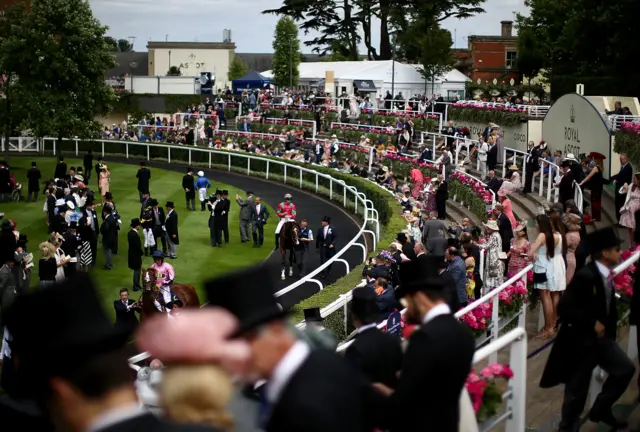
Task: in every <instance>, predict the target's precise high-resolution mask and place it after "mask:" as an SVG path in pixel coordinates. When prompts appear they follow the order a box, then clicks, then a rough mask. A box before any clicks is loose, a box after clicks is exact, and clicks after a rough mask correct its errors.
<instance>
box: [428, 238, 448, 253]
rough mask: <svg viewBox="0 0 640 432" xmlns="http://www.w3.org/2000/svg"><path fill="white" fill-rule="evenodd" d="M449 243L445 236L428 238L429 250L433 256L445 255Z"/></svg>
mask: <svg viewBox="0 0 640 432" xmlns="http://www.w3.org/2000/svg"><path fill="white" fill-rule="evenodd" d="M448 245H449V240H447V239H446V238H445V237H432V238H430V239H429V240H427V252H428V253H429V255H431V256H436V257H444V253H445V252H446V251H447V247H448Z"/></svg>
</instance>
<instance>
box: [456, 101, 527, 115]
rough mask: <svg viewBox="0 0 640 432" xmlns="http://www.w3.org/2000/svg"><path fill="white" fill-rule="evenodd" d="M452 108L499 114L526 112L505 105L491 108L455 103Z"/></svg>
mask: <svg viewBox="0 0 640 432" xmlns="http://www.w3.org/2000/svg"><path fill="white" fill-rule="evenodd" d="M452 106H453V107H454V108H460V109H477V110H485V111H500V112H510V113H524V112H526V111H525V110H523V109H520V108H515V107H511V106H509V107H508V106H505V105H497V106H491V105H476V104H472V103H464V102H457V103H454V104H453V105H452Z"/></svg>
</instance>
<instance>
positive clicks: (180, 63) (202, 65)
mask: <svg viewBox="0 0 640 432" xmlns="http://www.w3.org/2000/svg"><path fill="white" fill-rule="evenodd" d="M147 49H148V50H149V54H148V59H147V63H148V72H147V73H148V75H149V76H165V75H167V72H168V71H169V69H170V68H171V67H172V66H175V67H177V68H178V69H180V73H181V75H182V76H183V77H194V78H197V77H200V74H201V73H205V72H208V73H211V75H212V77H214V78H215V84H214V85H215V87H216V88H225V87H227V86H230V85H231V83H230V82H229V79H228V72H229V65H230V64H231V62H232V60H233V56H234V55H235V49H236V44H235V43H233V42H149V43H147Z"/></svg>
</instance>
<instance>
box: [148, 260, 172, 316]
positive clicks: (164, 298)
mask: <svg viewBox="0 0 640 432" xmlns="http://www.w3.org/2000/svg"><path fill="white" fill-rule="evenodd" d="M150 268H151V269H152V270H153V271H154V272H155V274H156V286H157V287H158V295H157V297H156V301H155V305H156V308H158V310H159V311H161V312H162V306H164V308H165V310H166V312H167V313H170V312H171V309H172V308H173V303H174V300H175V299H177V296H176V295H175V293H174V292H173V290H172V289H171V284H173V280H174V279H175V271H174V270H173V266H172V265H171V264H169V263H166V262H165V261H164V252H162V251H161V250H157V251H155V252H153V264H151V267H150Z"/></svg>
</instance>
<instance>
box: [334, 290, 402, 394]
mask: <svg viewBox="0 0 640 432" xmlns="http://www.w3.org/2000/svg"><path fill="white" fill-rule="evenodd" d="M351 294H352V295H353V300H352V301H351V319H352V321H353V325H354V326H355V328H356V329H357V330H356V335H355V338H354V340H353V342H352V343H351V345H349V347H348V348H347V350H346V352H345V354H344V359H345V360H346V361H347V363H349V364H351V365H352V366H353V367H355V368H356V369H357V370H358V371H360V372H361V373H362V374H363V375H364V376H365V377H366V378H367V379H368V380H369V381H370V382H372V383H376V382H378V383H382V384H384V385H385V386H387V387H389V388H390V389H395V388H396V385H397V384H398V372H399V371H400V369H401V368H402V347H401V346H400V339H399V338H397V337H394V336H392V335H390V334H388V333H384V332H382V331H380V330H379V329H378V327H376V324H377V320H378V314H379V312H378V306H377V304H376V299H377V296H376V293H375V291H373V289H372V288H370V287H362V288H355V289H354V290H353V291H351Z"/></svg>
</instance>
